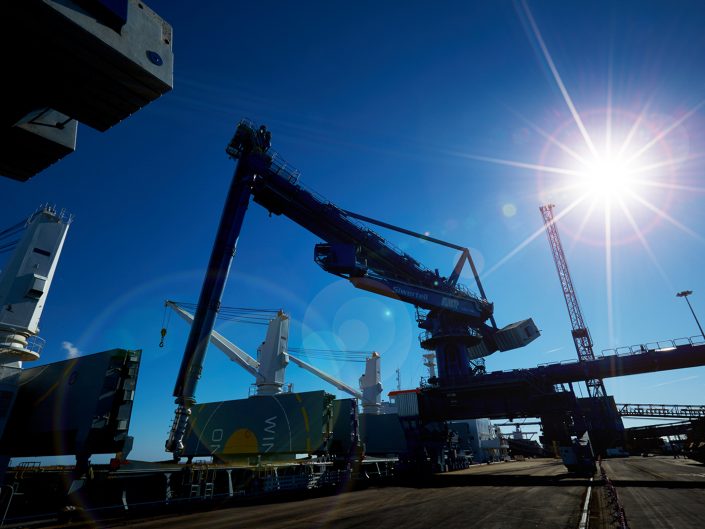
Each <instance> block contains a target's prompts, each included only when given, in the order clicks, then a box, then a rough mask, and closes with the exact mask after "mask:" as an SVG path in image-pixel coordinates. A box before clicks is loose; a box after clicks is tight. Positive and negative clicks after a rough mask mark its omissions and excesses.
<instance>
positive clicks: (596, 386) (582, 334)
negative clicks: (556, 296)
mask: <svg viewBox="0 0 705 529" xmlns="http://www.w3.org/2000/svg"><path fill="white" fill-rule="evenodd" d="M554 207H556V206H555V205H554V204H546V205H544V206H540V207H539V210H541V215H542V216H543V223H544V225H545V226H546V234H547V235H548V242H549V244H550V245H551V253H552V254H553V261H554V262H555V263H556V271H557V272H558V279H559V281H560V282H561V288H562V289H563V296H564V297H565V304H566V306H567V307H568V315H569V316H570V324H571V326H572V328H573V330H572V335H573V342H574V343H575V350H576V351H577V352H578V360H580V361H585V360H594V359H595V353H593V351H592V338H591V337H590V331H589V330H588V328H587V325H585V320H584V319H583V313H582V311H581V310H580V304H579V303H578V296H577V295H576V294H575V287H574V286H573V280H572V279H571V278H570V271H569V270H568V261H567V260H566V258H565V253H564V252H563V245H562V244H561V238H560V236H559V235H558V228H557V227H556V220H555V218H554V217H553V208H554ZM585 385H586V386H587V389H588V394H589V395H590V396H591V397H604V396H606V395H607V392H606V391H605V385H604V383H603V382H602V379H599V378H593V379H588V380H586V381H585Z"/></svg>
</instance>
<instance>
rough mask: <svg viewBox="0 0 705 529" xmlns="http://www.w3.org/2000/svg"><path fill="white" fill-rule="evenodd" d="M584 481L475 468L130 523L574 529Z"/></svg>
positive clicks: (536, 463) (557, 470)
mask: <svg viewBox="0 0 705 529" xmlns="http://www.w3.org/2000/svg"><path fill="white" fill-rule="evenodd" d="M587 486H588V481H587V480H586V479H584V478H579V477H574V476H569V475H568V473H567V472H566V470H565V467H564V466H563V465H562V464H561V462H560V461H557V460H547V459H541V460H532V461H525V462H510V463H497V464H492V465H478V466H474V467H471V468H469V469H467V470H462V471H457V472H451V473H447V474H440V475H437V476H434V477H433V478H431V479H430V480H428V481H427V482H424V483H423V487H415V486H411V485H409V486H389V487H380V488H376V487H375V488H368V489H365V490H359V491H354V492H348V493H343V494H338V495H335V496H325V497H318V498H310V499H305V500H298V501H288V502H280V503H271V504H267V505H254V506H235V507H230V508H225V509H220V510H215V511H208V512H199V513H194V514H184V515H179V516H162V517H159V518H152V519H150V520H144V521H137V520H132V521H131V522H130V527H135V528H140V529H162V528H164V529H180V528H193V527H208V528H213V529H219V528H223V529H225V528H228V529H230V528H263V527H266V528H267V529H280V528H281V529H303V528H306V529H308V528H335V529H344V528H350V527H359V528H363V527H364V528H366V529H369V528H370V527H373V528H379V529H406V528H410V529H413V528H424V529H427V528H432V529H435V528H438V529H441V528H442V529H454V528H467V527H481V528H483V529H499V528H502V529H505V528H512V527H521V528H522V529H524V528H530V527H540V528H542V529H575V528H577V527H578V523H579V520H580V515H581V509H582V504H583V501H584V498H585V492H586V489H587Z"/></svg>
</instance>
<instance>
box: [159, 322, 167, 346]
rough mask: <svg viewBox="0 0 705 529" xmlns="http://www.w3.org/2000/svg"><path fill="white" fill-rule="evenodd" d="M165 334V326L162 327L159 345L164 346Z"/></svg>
mask: <svg viewBox="0 0 705 529" xmlns="http://www.w3.org/2000/svg"><path fill="white" fill-rule="evenodd" d="M165 336H166V327H162V340H161V341H160V342H159V347H164V337H165Z"/></svg>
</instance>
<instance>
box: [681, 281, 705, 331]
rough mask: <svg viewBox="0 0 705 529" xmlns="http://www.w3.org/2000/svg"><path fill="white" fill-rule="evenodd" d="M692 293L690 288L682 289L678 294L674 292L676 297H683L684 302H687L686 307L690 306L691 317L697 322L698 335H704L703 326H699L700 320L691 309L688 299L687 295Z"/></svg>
mask: <svg viewBox="0 0 705 529" xmlns="http://www.w3.org/2000/svg"><path fill="white" fill-rule="evenodd" d="M692 293H693V291H692V290H684V291H682V292H678V294H676V297H679V298H685V302H686V303H687V304H688V307H689V308H690V312H692V313H693V318H695V323H697V324H698V329H700V335H701V336H703V337H705V333H703V328H702V327H701V326H700V322H699V321H698V317H697V316H696V315H695V311H694V310H693V306H692V305H691V304H690V301H688V296H690V295H691V294H692Z"/></svg>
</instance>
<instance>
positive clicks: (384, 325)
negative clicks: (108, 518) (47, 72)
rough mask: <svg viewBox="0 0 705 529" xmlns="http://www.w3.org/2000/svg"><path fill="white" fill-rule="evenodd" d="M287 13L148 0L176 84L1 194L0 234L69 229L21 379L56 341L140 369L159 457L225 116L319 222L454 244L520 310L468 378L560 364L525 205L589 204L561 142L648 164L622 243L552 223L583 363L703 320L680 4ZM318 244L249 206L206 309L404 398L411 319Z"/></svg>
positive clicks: (695, 15)
mask: <svg viewBox="0 0 705 529" xmlns="http://www.w3.org/2000/svg"><path fill="white" fill-rule="evenodd" d="M301 4H302V3H298V5H297V4H293V3H285V2H259V3H253V2H221V3H219V5H218V7H217V8H215V7H213V6H211V7H210V8H209V9H201V10H198V9H196V8H194V7H193V6H192V5H190V4H188V3H174V2H167V1H152V2H149V5H150V7H152V8H153V9H154V10H155V11H156V12H157V13H159V14H160V15H161V16H162V17H163V18H164V19H166V20H167V21H168V22H170V23H171V24H172V26H173V27H174V54H175V81H174V90H173V91H172V92H170V93H168V94H166V95H165V96H163V97H162V98H160V99H159V100H158V101H156V102H154V103H152V104H150V105H148V106H147V107H145V108H144V109H142V110H141V111H139V112H138V113H136V114H135V115H134V116H132V117H130V118H129V119H127V120H126V121H124V122H123V123H121V124H119V125H117V126H115V127H114V128H112V129H111V130H109V131H107V132H105V133H98V132H95V131H93V130H91V129H89V128H87V127H81V128H80V129H79V135H78V148H77V151H76V152H75V153H74V154H72V155H70V156H69V157H67V158H66V159H64V160H63V161H61V162H60V163H58V164H56V165H55V166H53V167H51V168H49V169H48V170H46V171H45V172H43V173H42V174H40V175H38V176H36V177H34V178H33V179H32V180H30V181H29V182H27V183H24V184H21V183H17V182H13V181H10V180H7V179H0V196H2V197H3V198H4V200H3V209H2V212H0V222H1V223H2V225H10V224H12V223H14V222H16V221H17V220H19V219H20V218H22V217H24V216H26V215H27V214H29V213H30V212H31V211H32V210H33V209H34V208H35V207H36V206H37V205H38V204H39V203H41V202H50V203H55V204H57V205H59V206H60V207H64V208H66V209H67V210H69V211H71V212H72V213H73V214H74V215H75V222H74V224H73V225H72V227H71V229H70V231H69V234H68V239H67V242H66V245H65V248H64V253H63V255H62V258H61V261H60V264H59V268H58V271H57V274H56V278H55V281H54V283H53V285H52V290H51V292H50V295H49V299H48V303H47V307H46V309H45V311H44V315H43V318H42V321H41V330H42V332H41V334H42V336H43V337H44V338H46V340H47V348H46V349H45V352H44V354H43V356H42V358H41V360H40V362H41V363H44V362H51V361H56V360H59V359H62V358H65V357H66V356H67V351H66V350H65V348H62V342H64V341H66V342H70V343H72V344H73V345H74V346H75V347H77V348H78V350H79V351H80V352H81V354H88V353H92V352H98V351H103V350H106V349H110V348H114V347H124V348H141V349H143V351H144V357H143V362H142V368H141V372H140V381H139V386H138V393H137V402H136V405H135V409H134V414H133V422H132V427H131V432H132V434H133V435H135V437H136V443H135V450H134V452H133V456H134V457H142V458H160V457H163V455H164V454H163V452H162V446H163V442H164V439H165V436H166V432H167V430H168V427H169V424H170V421H171V418H172V412H173V398H172V396H171V391H172V389H173V385H174V379H175V376H176V372H177V370H178V366H179V362H180V359H181V355H182V352H183V346H184V343H185V339H186V335H187V332H188V329H187V326H186V325H185V324H184V323H183V322H182V321H181V320H179V319H178V318H175V317H172V319H171V323H170V325H169V333H168V335H167V340H166V346H165V347H164V348H159V347H157V344H158V342H159V329H160V327H161V324H162V316H163V306H162V304H163V300H164V299H177V300H182V301H188V302H195V301H196V299H197V297H198V292H199V290H200V284H201V280H202V276H203V271H204V268H205V265H206V263H207V260H208V256H209V254H210V249H211V244H212V240H213V237H214V234H215V230H216V227H217V224H218V220H219V216H220V211H221V208H222V204H223V200H224V198H225V197H224V195H225V193H226V191H227V187H228V185H229V182H230V178H231V176H232V172H233V169H234V164H233V162H232V161H231V160H229V159H228V158H227V156H226V155H225V153H224V148H225V145H226V144H227V142H228V140H229V139H230V137H231V135H232V133H233V131H234V129H235V126H236V123H237V121H238V120H239V119H240V118H241V117H249V118H251V119H253V120H255V121H256V122H261V123H266V124H267V125H268V127H269V128H270V129H271V131H272V134H273V147H274V148H275V149H276V150H277V151H279V152H280V153H281V154H282V155H283V156H284V158H286V159H287V160H288V161H289V162H290V163H291V164H293V165H294V166H296V167H297V168H299V169H300V170H301V172H302V182H304V183H305V184H306V185H307V186H309V187H311V188H313V189H315V190H316V191H318V192H320V193H322V194H323V195H324V196H326V197H327V198H329V199H330V200H331V201H333V202H334V203H336V204H338V205H340V206H341V207H343V208H345V209H349V210H352V211H357V212H360V213H362V214H365V215H368V216H371V217H376V218H379V219H381V220H385V221H387V222H391V223H394V224H397V225H401V226H404V227H407V228H409V229H412V230H416V231H422V232H424V231H428V232H429V233H430V234H431V235H433V236H436V237H439V238H443V239H447V240H449V241H452V242H454V243H457V244H461V245H467V246H469V247H471V248H472V249H473V251H474V255H475V257H476V260H477V262H478V264H479V266H480V267H481V272H482V274H483V280H484V286H485V290H486V291H487V295H488V297H489V299H490V300H492V301H494V303H495V316H496V319H497V321H498V323H499V324H500V325H505V324H507V323H510V322H513V321H516V320H519V319H523V318H526V317H533V318H534V320H535V321H536V323H537V324H538V326H539V328H540V329H541V331H542V336H541V338H540V339H538V340H536V341H535V342H534V343H532V344H531V345H530V346H528V347H526V348H524V349H520V350H516V351H512V352H508V353H498V354H495V355H493V356H491V357H489V358H488V359H487V366H488V369H489V370H498V369H510V368H515V367H528V366H533V365H536V364H539V363H544V362H553V361H559V360H566V359H572V358H575V356H576V353H575V350H574V347H573V344H572V339H571V336H570V324H569V320H568V317H567V313H566V308H565V303H564V301H563V297H562V293H561V290H560V286H559V283H558V279H557V276H556V272H555V268H554V265H553V261H552V258H551V253H550V250H549V246H548V242H547V240H546V236H545V234H544V233H543V231H542V220H541V215H540V213H539V210H538V206H539V205H540V204H542V203H544V202H546V201H552V202H554V203H555V204H556V206H557V207H556V213H557V214H558V213H560V212H561V211H565V210H567V209H569V207H570V206H571V205H572V204H573V202H574V201H575V200H576V199H578V198H580V197H581V196H585V189H584V188H583V187H579V188H576V189H567V190H559V188H561V187H565V186H567V185H573V184H575V181H576V180H575V179H576V178H577V177H576V176H575V175H574V174H572V173H571V171H573V170H574V169H575V167H576V166H578V165H580V164H579V162H577V161H576V159H575V158H576V157H575V156H573V155H572V154H570V153H568V152H567V150H570V151H571V152H573V153H574V154H576V155H578V157H588V158H590V157H591V156H593V155H592V154H591V153H590V148H589V145H588V143H587V142H586V140H585V136H584V134H582V133H581V131H580V128H581V127H580V124H582V126H583V128H584V130H585V131H586V132H587V135H588V137H589V138H590V140H591V141H592V142H593V144H594V145H595V146H597V148H596V150H597V151H599V152H600V153H602V154H604V152H606V149H607V147H605V146H606V145H608V144H610V142H609V141H608V139H607V138H605V136H606V132H605V131H606V130H612V144H613V145H614V147H613V148H612V150H613V151H617V150H619V146H620V145H621V144H622V143H623V142H624V140H625V138H626V137H627V136H628V135H629V130H630V129H631V128H634V131H635V132H634V134H633V135H632V138H631V140H630V145H629V149H628V150H629V151H630V152H632V153H636V152H638V151H639V150H640V148H641V147H648V148H646V150H645V151H644V153H643V156H641V157H640V158H639V159H638V160H637V162H636V163H638V164H642V166H645V165H649V166H652V167H654V169H652V170H650V171H647V172H644V173H639V178H640V179H641V178H643V181H645V182H646V184H644V183H643V181H642V182H640V183H638V185H636V184H635V185H634V186H632V184H629V185H627V184H625V187H628V188H629V189H628V191H629V192H633V193H635V194H636V195H637V197H639V198H635V197H634V196H633V195H630V194H629V193H628V192H625V193H623V192H622V191H623V190H619V192H620V196H619V198H620V199H622V200H623V201H624V203H625V207H626V210H627V211H628V212H629V215H630V216H631V218H632V219H633V221H634V224H635V225H636V226H637V227H638V229H639V230H638V231H639V233H641V234H642V235H641V239H640V238H639V237H638V236H636V235H635V231H634V228H633V227H632V224H631V222H630V220H629V217H628V216H627V215H626V214H625V213H624V211H623V210H622V209H621V207H620V206H618V205H617V204H616V202H615V201H616V200H617V199H616V198H613V199H612V206H611V208H610V207H607V206H606V205H605V197H604V195H603V194H601V193H600V192H598V193H597V195H594V194H593V195H590V196H589V198H588V199H587V200H584V201H583V202H581V203H580V204H578V205H576V206H574V208H573V209H570V211H569V212H568V213H567V214H566V215H565V217H563V218H562V219H561V220H560V221H559V230H560V232H561V236H562V239H563V245H564V247H565V250H566V253H567V258H568V261H569V265H570V269H571V273H572V276H573V281H574V283H575V286H576V289H577V291H578V295H579V298H580V302H581V304H582V308H583V312H584V316H585V318H586V321H587V323H588V326H589V328H590V330H591V333H592V336H593V339H594V342H595V344H596V346H595V349H596V351H598V352H599V351H600V350H602V349H608V348H612V347H616V346H621V345H630V344H638V343H643V342H648V341H654V340H659V339H669V338H678V337H683V336H693V335H696V334H698V332H697V327H696V326H695V323H694V321H693V318H692V316H691V315H690V312H689V311H688V308H687V306H686V305H685V303H684V302H683V300H680V299H677V298H676V297H675V293H676V292H677V291H678V290H683V289H692V290H694V291H695V294H694V295H693V296H692V298H691V300H692V303H693V306H694V309H695V310H696V312H698V313H700V314H701V315H702V316H701V317H702V318H705V284H703V276H702V270H703V269H704V268H705V251H704V250H705V246H704V244H705V243H704V240H703V234H705V229H704V228H705V216H703V214H702V211H701V206H700V204H701V203H702V198H703V187H704V186H705V184H703V183H702V176H701V175H702V164H703V161H702V159H701V158H699V156H701V155H702V153H705V145H703V139H702V138H703V137H705V136H704V135H703V134H702V132H703V128H704V124H705V108H700V107H699V106H698V105H700V104H701V102H702V100H703V94H705V90H704V88H705V70H704V69H703V68H702V60H703V56H704V52H705V37H703V35H702V25H703V21H704V19H705V11H704V9H703V8H702V6H701V5H700V4H699V3H697V2H678V3H676V4H673V3H666V2H643V1H640V2H619V3H613V2H531V3H529V4H528V10H527V8H526V7H525V6H524V5H523V4H520V3H517V4H515V3H512V2H508V1H506V2H505V1H499V2H484V3H469V2H457V3H452V2H448V3H445V4H442V5H438V6H434V7H433V8H431V7H430V5H429V4H428V2H388V3H380V2H354V3H333V2H311V3H305V5H301ZM546 53H548V54H549V55H547V54H546ZM549 56H550V61H549V59H548V57H549ZM551 64H552V65H553V68H552V67H551ZM556 73H557V74H558V75H559V76H560V79H561V83H562V85H563V86H564V88H565V93H563V92H562V91H561V88H560V86H561V85H560V84H559V83H558V82H557V79H556V77H555V74H556ZM566 94H567V95H568V96H569V97H568V98H566ZM571 104H572V105H573V108H574V109H575V111H576V112H577V116H579V120H578V122H576V119H575V115H573V114H572V113H571ZM610 116H611V123H612V125H611V128H610V127H608V126H607V123H608V121H609V118H610ZM639 116H642V117H641V119H639ZM635 124H636V126H635ZM550 138H552V139H550ZM559 144H560V145H563V147H561V146H560V145H559ZM566 147H567V148H568V149H566ZM517 162H518V163H517ZM540 166H543V167H544V168H543V169H541V168H540ZM546 167H548V169H546ZM551 168H553V169H551ZM556 168H558V169H559V170H560V171H558V172H557V171H555V169H556ZM566 173H568V174H566ZM581 182H582V180H581ZM595 196H597V198H593V197H595ZM640 199H641V200H640ZM593 200H594V202H595V207H594V209H592V214H591V215H590V216H589V217H587V216H586V215H587V213H588V212H589V211H590V206H589V204H590V203H591V201H593ZM606 210H607V211H611V222H610V225H611V226H612V228H611V237H612V243H611V244H605V221H604V218H605V211H606ZM664 214H665V216H664ZM585 218H587V220H586V221H585V222H584V224H583V219H585ZM581 225H583V226H582V228H581ZM380 231H381V230H380ZM537 232H538V235H537V236H536V237H535V238H534V239H532V240H531V242H530V243H528V244H526V245H525V246H523V247H522V249H521V250H520V251H518V252H516V253H513V251H514V250H515V249H516V248H518V247H521V245H522V243H524V242H525V241H527V240H528V239H529V238H531V236H532V235H534V234H536V233H537ZM381 233H382V234H383V235H384V236H385V237H387V238H388V239H390V240H391V241H393V242H394V243H395V244H397V245H398V246H400V247H401V248H403V249H404V250H405V251H407V252H409V253H411V254H412V255H414V256H415V257H417V258H418V259H419V260H420V261H422V262H423V263H424V264H426V265H428V266H429V267H432V268H435V267H437V268H439V269H440V270H441V272H442V273H444V274H448V273H449V272H450V270H451V269H452V266H453V264H454V259H455V257H456V256H455V255H454V253H453V252H452V251H450V250H447V249H445V248H441V247H437V246H433V245H430V244H428V243H426V242H423V241H419V240H415V239H408V238H405V237H404V236H402V235H399V234H394V233H387V232H383V231H381ZM316 242H319V241H318V240H317V239H316V237H314V236H312V235H311V234H309V233H308V232H306V231H304V230H303V229H302V228H300V227H298V226H297V225H295V224H293V223H292V222H291V221H289V220H288V219H286V218H281V217H272V218H269V217H268V215H267V213H266V211H264V210H263V209H262V208H261V207H260V206H258V205H256V204H251V206H250V209H249V211H248V213H247V217H246V220H245V226H244V229H243V232H242V235H241V237H240V241H239V246H238V253H237V255H236V257H235V260H234V263H233V267H232V271H231V278H230V281H229V283H228V286H227V288H226V291H225V294H224V299H223V303H224V304H225V305H229V306H245V307H257V308H283V309H284V310H285V311H287V312H288V313H289V314H290V315H291V317H292V322H293V325H292V332H291V338H290V345H291V346H301V345H304V346H307V347H331V348H338V349H355V350H370V351H371V350H377V351H380V352H381V354H382V374H383V378H384V381H383V382H384V385H385V388H386V389H387V390H392V389H394V388H395V386H396V374H395V370H396V369H397V368H399V369H400V370H401V379H402V385H403V386H404V387H412V386H415V385H416V384H417V383H418V379H419V377H420V376H423V375H425V370H424V368H423V367H422V357H421V354H422V351H421V349H420V347H419V345H418V341H417V339H416V336H417V335H418V332H419V330H418V329H417V328H416V325H415V322H414V317H413V316H414V315H413V309H412V307H409V306H406V305H404V304H401V303H399V302H395V301H393V300H389V299H385V298H381V297H378V296H375V295H373V294H368V293H365V292H362V291H357V290H355V289H354V288H353V287H352V286H351V285H349V284H347V283H345V282H344V281H341V280H339V279H337V278H335V277H333V276H330V275H328V274H326V273H324V272H323V271H321V270H320V268H319V267H318V266H316V265H315V264H314V263H313V260H312V254H313V245H314V244H315V243H316ZM509 254H512V255H513V256H512V257H511V258H510V259H505V257H506V256H507V255H509ZM608 261H609V262H610V263H611V266H609V267H607V266H606V263H607V262H608ZM608 270H609V272H608ZM465 279H466V282H468V283H469V281H468V280H469V279H470V278H469V277H467V276H466V277H465ZM220 330H221V332H222V333H223V334H225V335H227V336H228V337H229V338H230V339H231V340H232V341H234V342H235V343H237V344H239V345H240V346H241V347H243V348H244V349H246V350H249V351H251V352H252V354H254V352H255V349H256V346H257V345H258V344H259V343H260V342H261V341H262V339H263V337H264V328H263V327H257V326H245V325H231V326H221V327H220ZM319 366H320V367H322V368H323V369H326V370H328V371H329V372H330V373H331V374H334V375H337V376H339V377H341V378H342V379H343V380H344V381H346V382H347V383H349V384H352V385H356V384H357V378H358V377H359V375H360V374H361V367H360V365H359V364H346V363H335V362H323V363H319ZM287 375H288V380H289V381H291V382H293V383H294V388H295V389H296V390H299V391H304V390H312V389H319V388H324V387H326V386H325V385H324V383H322V382H319V381H318V380H317V379H315V378H314V377H313V376H311V375H308V374H307V373H304V372H302V371H301V370H299V369H298V368H297V367H295V366H291V367H290V368H289V370H288V374H287ZM703 379H705V368H696V369H690V370H680V371H671V372H664V373H656V374H651V375H643V376H635V377H625V378H621V379H609V380H607V381H606V387H607V389H608V392H609V393H611V394H614V395H615V397H616V399H617V401H618V402H658V403H679V404H688V403H693V404H695V403H702V391H701V390H700V387H701V384H702V382H703ZM251 382H252V380H250V377H249V375H247V373H245V372H244V371H243V370H241V369H239V368H237V367H236V366H235V365H234V364H232V363H230V362H229V361H228V360H227V359H225V357H224V356H223V355H222V354H220V353H219V352H218V351H217V350H215V349H211V350H210V351H209V354H208V357H207V359H206V364H205V369H204V373H203V377H202V379H201V382H200V384H199V387H198V395H197V398H198V400H199V402H207V401H211V400H220V399H227V398H241V397H244V396H246V395H247V390H248V386H249V384H250V383H251ZM326 389H328V390H329V391H333V389H332V388H330V387H326Z"/></svg>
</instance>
